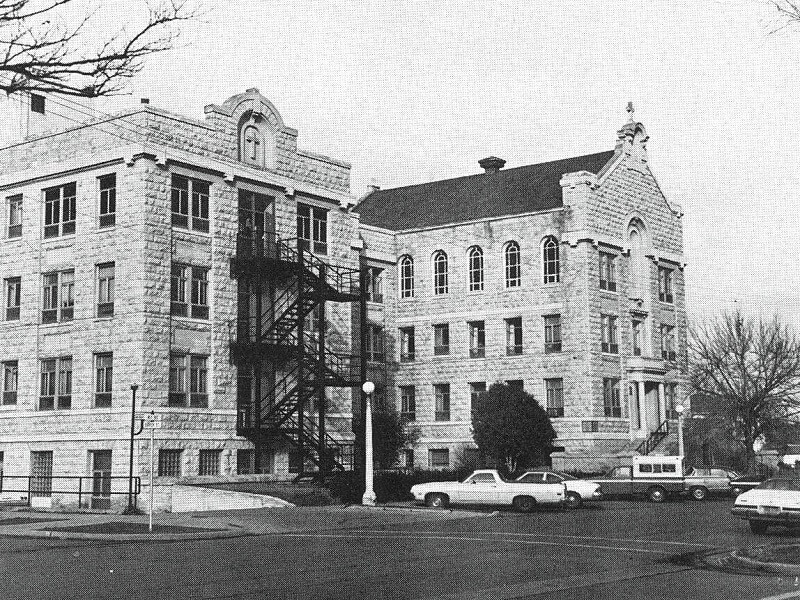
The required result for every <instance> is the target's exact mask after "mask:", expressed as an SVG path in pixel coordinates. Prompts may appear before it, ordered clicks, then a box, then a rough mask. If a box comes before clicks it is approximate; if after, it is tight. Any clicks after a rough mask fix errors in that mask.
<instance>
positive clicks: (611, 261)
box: [600, 252, 617, 292]
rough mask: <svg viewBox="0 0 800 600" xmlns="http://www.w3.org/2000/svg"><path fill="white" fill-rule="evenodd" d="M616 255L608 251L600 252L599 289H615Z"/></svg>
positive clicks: (610, 290) (613, 290)
mask: <svg viewBox="0 0 800 600" xmlns="http://www.w3.org/2000/svg"><path fill="white" fill-rule="evenodd" d="M616 258H617V257H616V256H615V255H614V254H611V253H609V252H600V289H601V290H608V291H609V292H616V291H617V274H616V265H615V260H616Z"/></svg>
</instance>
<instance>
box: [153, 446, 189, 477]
mask: <svg viewBox="0 0 800 600" xmlns="http://www.w3.org/2000/svg"><path fill="white" fill-rule="evenodd" d="M182 454H183V450H164V449H162V450H159V451H158V476H159V477H180V476H181V455H182Z"/></svg>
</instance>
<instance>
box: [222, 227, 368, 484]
mask: <svg viewBox="0 0 800 600" xmlns="http://www.w3.org/2000/svg"><path fill="white" fill-rule="evenodd" d="M308 246H309V242H308V241H306V240H298V239H280V238H278V237H277V236H276V235H275V234H274V233H270V232H261V231H250V230H247V229H245V230H244V231H243V230H240V232H239V236H238V239H237V248H236V256H235V257H234V258H233V260H232V263H231V274H232V276H233V277H234V278H236V279H237V281H238V321H237V327H236V333H235V337H234V340H233V341H232V343H231V361H232V362H233V363H234V364H235V365H237V367H238V370H239V373H240V376H239V385H238V388H239V392H238V398H237V405H238V422H237V433H238V434H239V435H242V436H244V437H247V438H248V439H250V440H251V441H252V442H253V443H254V445H255V455H256V457H257V458H256V460H257V461H258V460H259V458H258V457H259V456H260V452H261V448H262V447H263V446H264V445H265V444H269V445H274V444H275V442H276V440H283V442H284V443H288V445H289V447H290V449H291V452H290V457H291V458H290V470H291V471H293V472H296V473H297V474H298V475H297V477H298V478H300V477H303V476H306V475H309V474H312V473H313V474H314V476H316V477H325V476H326V475H328V474H330V473H331V472H334V471H348V470H353V469H354V467H355V464H354V462H355V460H354V447H353V443H352V442H347V441H343V440H342V438H341V437H334V436H332V435H331V434H330V433H329V431H328V429H327V427H326V415H327V408H328V407H327V398H326V393H325V390H326V388H327V387H340V388H346V387H355V386H359V385H360V384H361V380H362V378H363V374H362V372H361V360H360V356H358V355H354V354H350V353H346V352H344V353H343V352H337V351H334V350H332V349H331V348H330V346H329V344H328V340H327V339H326V329H327V326H326V325H327V324H326V302H357V301H362V293H361V282H360V272H359V269H358V268H354V269H353V268H344V267H339V266H335V265H331V264H327V263H325V262H323V261H322V260H321V259H320V258H318V257H317V256H316V255H315V254H313V253H312V252H310V250H309V248H308ZM362 302H363V301H362ZM354 339H359V338H357V337H356V338H354ZM314 468H316V471H312V470H311V469H314ZM256 469H257V472H258V463H256ZM307 469H308V470H307Z"/></svg>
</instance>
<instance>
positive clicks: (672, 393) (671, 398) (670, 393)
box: [664, 383, 678, 419]
mask: <svg viewBox="0 0 800 600" xmlns="http://www.w3.org/2000/svg"><path fill="white" fill-rule="evenodd" d="M677 402H678V384H677V383H667V384H664V403H665V404H666V410H667V418H668V419H677V418H678V413H677V411H676V410H675V406H676V405H677Z"/></svg>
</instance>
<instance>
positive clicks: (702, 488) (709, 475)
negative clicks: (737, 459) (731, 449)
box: [684, 467, 739, 500]
mask: <svg viewBox="0 0 800 600" xmlns="http://www.w3.org/2000/svg"><path fill="white" fill-rule="evenodd" d="M738 476H739V474H738V473H736V472H735V471H732V470H731V469H724V468H720V467H688V468H687V469H686V475H685V477H684V480H685V481H686V489H688V490H689V496H691V497H692V498H693V499H694V500H705V498H706V497H707V496H708V495H709V494H730V493H731V485H730V483H731V479H733V478H735V477H738Z"/></svg>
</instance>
